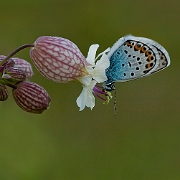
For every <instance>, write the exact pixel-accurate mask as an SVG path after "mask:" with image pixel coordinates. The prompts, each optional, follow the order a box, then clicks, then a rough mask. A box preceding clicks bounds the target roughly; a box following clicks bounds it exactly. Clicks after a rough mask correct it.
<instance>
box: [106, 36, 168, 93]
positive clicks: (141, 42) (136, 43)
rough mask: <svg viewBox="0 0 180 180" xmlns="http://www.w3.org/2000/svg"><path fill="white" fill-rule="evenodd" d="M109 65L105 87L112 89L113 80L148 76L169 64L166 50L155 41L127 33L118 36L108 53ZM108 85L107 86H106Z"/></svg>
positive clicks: (127, 79)
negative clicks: (120, 36)
mask: <svg viewBox="0 0 180 180" xmlns="http://www.w3.org/2000/svg"><path fill="white" fill-rule="evenodd" d="M108 57H109V60H110V66H109V67H108V69H107V70H106V76H107V78H108V80H107V81H106V83H105V89H106V90H108V88H110V89H109V90H110V91H111V90H112V87H113V83H114V82H125V81H130V80H133V79H137V78H140V77H143V76H148V75H150V74H153V73H155V72H158V71H160V70H162V69H164V68H165V67H167V66H169V64H170V58H169V55H168V53H167V51H166V50H165V49H164V48H163V47H162V46H161V45H160V44H158V43H157V42H155V41H153V40H151V39H148V38H143V37H134V36H132V35H127V36H125V37H122V38H120V39H119V40H118V41H117V42H116V43H115V44H114V45H113V47H112V48H111V50H110V52H109V53H108ZM108 86H109V87H108Z"/></svg>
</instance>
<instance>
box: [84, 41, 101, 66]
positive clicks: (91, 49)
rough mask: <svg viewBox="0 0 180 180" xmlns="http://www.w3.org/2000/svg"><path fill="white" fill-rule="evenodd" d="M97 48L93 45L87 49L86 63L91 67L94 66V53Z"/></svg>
mask: <svg viewBox="0 0 180 180" xmlns="http://www.w3.org/2000/svg"><path fill="white" fill-rule="evenodd" d="M98 47H99V44H93V45H91V46H90V47H89V51H88V55H87V58H86V61H87V62H88V63H89V64H91V65H95V56H96V51H97V49H98Z"/></svg>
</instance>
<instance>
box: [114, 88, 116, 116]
mask: <svg viewBox="0 0 180 180" xmlns="http://www.w3.org/2000/svg"><path fill="white" fill-rule="evenodd" d="M114 114H115V115H116V88H115V85H114Z"/></svg>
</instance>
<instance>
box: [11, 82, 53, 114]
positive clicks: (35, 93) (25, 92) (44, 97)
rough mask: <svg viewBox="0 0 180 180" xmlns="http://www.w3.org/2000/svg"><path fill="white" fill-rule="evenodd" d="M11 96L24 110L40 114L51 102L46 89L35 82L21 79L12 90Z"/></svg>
mask: <svg viewBox="0 0 180 180" xmlns="http://www.w3.org/2000/svg"><path fill="white" fill-rule="evenodd" d="M13 97H14V100H15V101H16V103H17V104H18V106H19V107H20V108H21V109H23V110H24V111H27V112H31V113H36V114H41V113H42V112H43V111H44V110H46V109H47V108H48V107H49V105H50V102H51V98H50V96H49V94H48V93H47V91H46V90H45V89H44V88H43V87H41V86H39V85H38V84H36V83H33V82H28V81H23V82H21V83H19V84H18V86H17V89H14V90H13Z"/></svg>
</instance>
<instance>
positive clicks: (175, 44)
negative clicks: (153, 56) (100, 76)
mask: <svg viewBox="0 0 180 180" xmlns="http://www.w3.org/2000/svg"><path fill="white" fill-rule="evenodd" d="M179 8H180V1H178V0H174V1H172V0H166V1H165V0H164V1H163V0H158V1H157V0H144V1H141V0H136V1H130V0H129V1H128V0H124V1H123V0H122V1H120V0H97V1H95V0H91V1H85V0H77V1H72V0H51V1H50V0H31V1H27V0H26V1H25V0H11V1H10V0H6V1H5V0H4V1H3V0H2V1H1V3H0V27H1V28H0V44H1V46H0V54H4V55H7V54H9V53H10V52H11V51H12V50H14V49H15V48H17V47H18V46H20V45H22V44H25V43H33V42H34V41H35V40H36V38H37V37H39V36H43V35H51V36H61V37H64V38H67V39H70V40H71V41H73V42H74V43H76V44H77V45H78V47H79V48H80V49H81V51H82V53H83V54H84V55H85V56H86V54H87V51H88V48H89V46H90V45H91V44H93V43H99V44H100V48H99V51H98V52H101V51H103V50H104V49H106V48H107V47H108V46H112V45H113V43H115V41H116V40H117V39H118V38H120V37H122V36H124V35H126V34H129V33H131V34H133V35H135V36H144V37H148V38H151V39H154V40H156V41H157V42H159V43H160V44H162V45H163V46H164V47H165V48H166V49H167V50H168V52H169V54H170V57H171V60H172V61H171V62H172V64H171V66H170V67H169V68H167V69H166V70H164V71H162V72H160V73H157V74H154V75H153V76H150V77H146V78H142V79H139V80H136V81H131V82H128V83H117V84H116V88H117V115H116V116H115V115H114V112H113V100H112V101H111V102H110V104H109V105H108V106H105V105H103V104H102V101H101V100H99V99H96V106H95V108H94V109H93V111H91V110H90V109H85V110H84V111H83V112H79V109H78V107H77V106H76V102H75V101H76V98H77V97H78V95H79V94H80V92H81V90H82V88H81V86H80V85H79V84H75V83H69V84H56V83H54V82H51V81H50V80H47V79H45V78H44V77H43V76H41V75H40V73H39V72H38V71H37V70H36V69H35V68H34V67H33V68H34V71H35V76H34V77H33V79H32V80H33V81H34V82H36V83H38V84H40V85H41V86H43V87H44V88H46V90H47V91H48V92H49V94H50V95H51V97H52V102H51V107H50V109H48V110H47V111H45V112H44V113H43V114H41V115H35V114H30V113H26V112H24V111H23V110H21V109H20V108H19V107H18V106H17V105H16V103H15V102H14V100H13V98H12V95H11V93H10V95H9V99H8V100H7V101H6V102H1V103H0V109H1V120H0V179H1V180H46V179H47V180H49V179H52V180H59V179H60V180H96V179H97V180H99V179H100V180H101V179H103V180H106V179H107V180H111V179H113V180H121V179H122V180H139V179H144V180H152V179H155V180H161V179H163V180H179V179H180V81H179V80H180V79H179V78H180V68H179V65H180V63H179V62H180V50H179V49H180V43H179V42H180V34H179V28H180V24H179V23H180V10H179ZM17 56H18V57H20V58H24V59H26V60H28V61H29V62H31V60H30V58H29V49H27V50H24V51H22V52H20V53H19V54H18V55H17Z"/></svg>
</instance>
